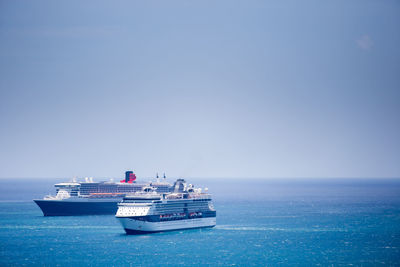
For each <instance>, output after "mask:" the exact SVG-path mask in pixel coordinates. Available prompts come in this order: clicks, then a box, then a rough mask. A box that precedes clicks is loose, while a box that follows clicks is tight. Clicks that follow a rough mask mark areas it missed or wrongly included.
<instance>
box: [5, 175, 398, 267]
mask: <svg viewBox="0 0 400 267" xmlns="http://www.w3.org/2000/svg"><path fill="white" fill-rule="evenodd" d="M59 181H60V180H57V179H26V180H10V179H2V180H0V266H16V265H29V266H71V265H78V266H81V265H89V266H104V265H107V266H154V265H173V266H176V265H193V266H199V265H200V266H201V265H206V266H207V265H212V266H214V265H220V266H236V265H237V266H255V265H257V266H260V265H261V266H265V265H268V266H276V265H298V266H308V265H323V266H326V265H334V266H341V265H358V266H360V265H361V266H377V265H391V266H399V265H400V179H196V180H194V181H193V180H191V181H189V182H193V183H194V184H195V185H197V186H206V187H208V188H209V191H210V193H212V194H213V196H214V205H215V207H216V209H217V226H216V227H215V228H212V229H197V230H185V231H174V232H165V233H157V234H148V235H140V236H127V235H125V233H124V231H123V229H122V227H120V225H119V223H118V221H117V220H116V219H115V218H114V216H110V215H103V216H81V217H79V216H76V217H75V216H73V217H43V216H42V214H41V211H40V209H39V208H38V207H37V206H36V205H35V204H34V203H33V202H32V201H31V200H32V199H33V198H42V197H43V196H44V195H46V194H48V193H50V192H53V184H54V183H55V182H59Z"/></svg>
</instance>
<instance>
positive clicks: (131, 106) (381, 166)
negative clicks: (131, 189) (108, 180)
mask: <svg viewBox="0 0 400 267" xmlns="http://www.w3.org/2000/svg"><path fill="white" fill-rule="evenodd" d="M399 26H400V2H399V1H395V0H394V1H385V0H376V1H369V0H354V1H352V0H350V1H349V0H345V1H340V0H339V1H337V0H335V1H321V0H315V1H310V0H305V1H298V0H294V1H286V0H283V1H282V0H277V1H232V0H226V1H222V0H221V1H218V0H217V1H204V0H202V1H190V0H182V1H164V0H163V1H97V0H96V1H86V0H84V1H82V0H79V1H13V0H8V1H7V0H0V177H70V176H74V175H77V176H94V177H110V176H111V177H118V176H122V175H123V172H124V171H125V170H127V169H133V170H135V171H136V173H137V174H138V177H143V176H153V174H154V173H155V172H157V171H158V172H164V171H165V172H166V173H167V174H168V175H169V176H184V177H400V119H399V115H400V51H399V49H400V30H399Z"/></svg>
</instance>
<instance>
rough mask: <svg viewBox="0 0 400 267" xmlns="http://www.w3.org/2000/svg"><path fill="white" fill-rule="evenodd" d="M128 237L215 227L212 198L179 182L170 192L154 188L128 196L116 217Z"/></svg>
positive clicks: (119, 205) (120, 205) (183, 181)
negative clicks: (158, 190) (161, 191)
mask: <svg viewBox="0 0 400 267" xmlns="http://www.w3.org/2000/svg"><path fill="white" fill-rule="evenodd" d="M115 216H116V217H117V218H118V219H119V221H120V222H121V224H122V227H123V228H124V229H125V232H126V233H127V234H143V233H154V232H162V231H171V230H179V229H190V228H201V227H214V226H215V225H216V211H215V209H214V206H213V204H212V200H211V195H210V194H208V193H202V190H201V189H200V188H194V186H192V185H187V184H186V182H185V180H183V179H178V180H177V181H176V182H175V184H174V186H173V190H172V192H169V193H159V192H157V191H156V190H155V188H153V187H145V188H143V190H142V191H140V192H136V193H135V194H132V195H127V196H125V197H124V198H123V201H122V202H121V203H119V204H118V210H117V214H116V215H115Z"/></svg>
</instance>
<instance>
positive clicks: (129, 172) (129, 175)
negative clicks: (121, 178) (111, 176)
mask: <svg viewBox="0 0 400 267" xmlns="http://www.w3.org/2000/svg"><path fill="white" fill-rule="evenodd" d="M131 175H133V171H126V172H125V183H127V182H129V179H130V177H131Z"/></svg>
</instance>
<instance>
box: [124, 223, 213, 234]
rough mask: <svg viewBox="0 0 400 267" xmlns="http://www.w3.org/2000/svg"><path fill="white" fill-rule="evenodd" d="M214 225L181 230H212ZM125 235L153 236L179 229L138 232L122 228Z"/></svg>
mask: <svg viewBox="0 0 400 267" xmlns="http://www.w3.org/2000/svg"><path fill="white" fill-rule="evenodd" d="M214 226H215V225H212V226H201V227H193V228H188V229H182V230H193V229H201V228H213V227H214ZM124 230H125V233H126V234H127V235H145V234H155V233H162V232H172V231H179V230H180V229H173V230H164V231H140V230H131V229H127V228H124Z"/></svg>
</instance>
